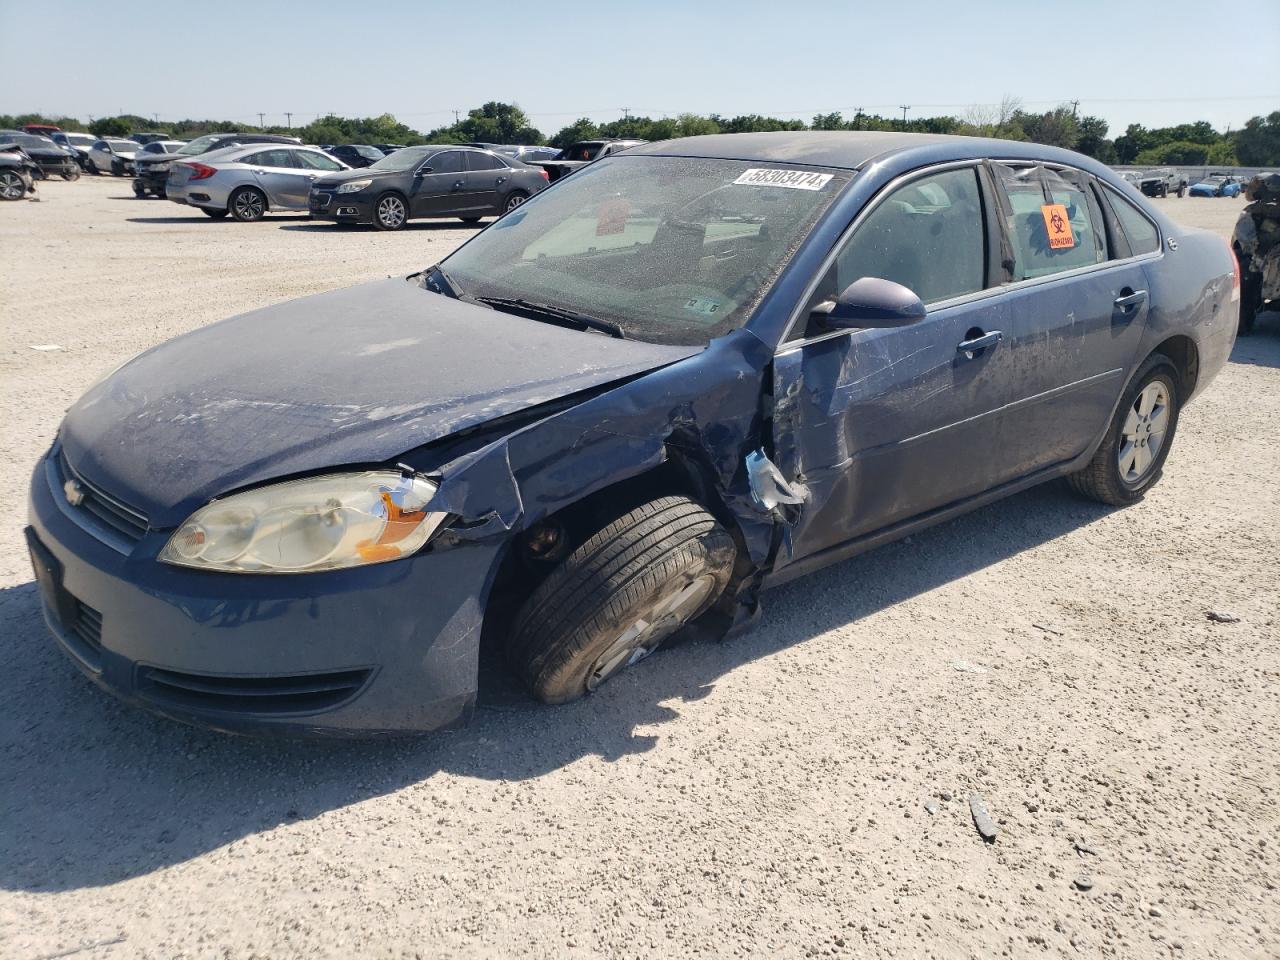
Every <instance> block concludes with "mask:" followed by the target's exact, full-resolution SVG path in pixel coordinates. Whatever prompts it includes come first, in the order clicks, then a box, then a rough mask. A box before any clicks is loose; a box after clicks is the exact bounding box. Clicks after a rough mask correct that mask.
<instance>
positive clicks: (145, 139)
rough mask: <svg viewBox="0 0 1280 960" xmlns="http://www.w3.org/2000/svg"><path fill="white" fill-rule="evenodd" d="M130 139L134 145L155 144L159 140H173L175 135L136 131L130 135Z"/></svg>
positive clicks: (154, 131) (153, 131) (152, 131)
mask: <svg viewBox="0 0 1280 960" xmlns="http://www.w3.org/2000/svg"><path fill="white" fill-rule="evenodd" d="M129 139H130V140H132V141H133V142H134V143H141V144H147V143H155V142H156V141H157V140H172V139H173V134H171V133H162V132H159V131H156V130H135V131H134V132H133V133H131V134H129Z"/></svg>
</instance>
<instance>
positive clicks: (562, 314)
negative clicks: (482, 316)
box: [436, 267, 627, 340]
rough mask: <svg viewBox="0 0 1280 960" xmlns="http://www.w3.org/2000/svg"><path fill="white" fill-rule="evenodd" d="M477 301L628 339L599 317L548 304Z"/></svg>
mask: <svg viewBox="0 0 1280 960" xmlns="http://www.w3.org/2000/svg"><path fill="white" fill-rule="evenodd" d="M436 269H439V268H438V267H437V268H436ZM476 300H478V301H479V302H480V303H487V304H488V305H489V306H491V307H495V308H497V309H499V310H511V311H516V312H519V313H526V314H530V315H531V316H532V317H533V318H534V319H537V318H539V317H546V318H547V319H549V320H551V321H552V322H556V321H560V322H562V324H569V325H571V326H576V327H578V328H579V329H580V330H599V331H600V332H601V333H607V334H608V335H609V336H611V337H617V338H618V339H619V340H625V339H627V335H626V334H625V333H624V332H623V330H622V328H621V327H620V326H618V325H617V324H616V323H613V322H612V321H609V320H601V319H600V318H599V317H589V316H587V315H586V314H582V313H574V312H573V311H572V310H565V309H563V308H561V307H553V306H551V305H550V304H547V303H534V302H532V301H531V300H524V299H522V298H520V297H476Z"/></svg>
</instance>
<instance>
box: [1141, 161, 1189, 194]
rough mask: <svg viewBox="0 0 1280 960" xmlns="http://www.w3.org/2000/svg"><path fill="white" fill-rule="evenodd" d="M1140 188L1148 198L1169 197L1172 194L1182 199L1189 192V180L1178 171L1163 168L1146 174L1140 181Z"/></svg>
mask: <svg viewBox="0 0 1280 960" xmlns="http://www.w3.org/2000/svg"><path fill="white" fill-rule="evenodd" d="M1138 188H1139V189H1140V190H1141V191H1142V192H1143V193H1145V194H1146V195H1147V196H1148V197H1167V196H1168V195H1169V194H1171V193H1174V194H1177V195H1178V196H1180V197H1181V196H1183V195H1184V194H1186V192H1187V178H1186V177H1184V176H1183V175H1182V174H1180V173H1178V171H1177V170H1170V169H1169V168H1168V167H1162V168H1161V169H1159V170H1150V171H1148V172H1147V173H1144V174H1143V175H1142V176H1141V177H1140V178H1139V180H1138Z"/></svg>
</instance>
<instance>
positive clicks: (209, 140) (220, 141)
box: [133, 133, 302, 197]
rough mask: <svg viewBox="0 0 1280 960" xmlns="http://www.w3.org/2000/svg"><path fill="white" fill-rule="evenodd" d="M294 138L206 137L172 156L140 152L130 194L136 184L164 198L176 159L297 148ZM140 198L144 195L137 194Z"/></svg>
mask: <svg viewBox="0 0 1280 960" xmlns="http://www.w3.org/2000/svg"><path fill="white" fill-rule="evenodd" d="M301 142H302V141H300V140H299V139H298V138H297V137H282V136H279V135H278V134H274V133H206V134H205V135H204V136H202V137H196V138H195V139H194V140H192V141H190V142H189V143H187V144H185V145H183V146H181V147H179V148H177V150H175V151H174V152H173V153H165V154H159V155H151V154H147V153H142V152H139V153H138V154H137V155H136V156H135V157H134V158H133V162H134V167H135V170H136V176H135V177H134V181H133V192H134V193H135V194H137V193H138V187H139V184H141V186H142V189H143V191H144V192H145V193H151V194H154V195H155V196H157V197H163V196H164V195H165V182H166V181H167V180H168V178H169V166H170V164H171V163H172V162H173V160H174V158H175V157H198V156H200V155H201V154H205V153H212V152H213V151H214V150H221V149H223V148H224V147H230V146H235V145H237V144H249V143H286V144H300V143H301ZM138 195H139V196H142V195H143V194H138Z"/></svg>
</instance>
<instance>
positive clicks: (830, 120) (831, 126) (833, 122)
mask: <svg viewBox="0 0 1280 960" xmlns="http://www.w3.org/2000/svg"><path fill="white" fill-rule="evenodd" d="M809 128H810V129H811V130H847V129H848V125H847V124H846V123H845V122H844V117H842V116H841V115H840V114H839V113H820V114H818V115H817V116H816V117H814V118H813V120H812V121H811V122H810V124H809Z"/></svg>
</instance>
